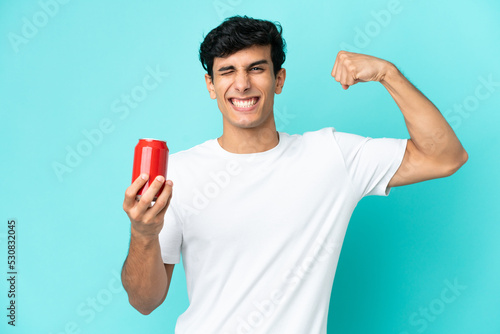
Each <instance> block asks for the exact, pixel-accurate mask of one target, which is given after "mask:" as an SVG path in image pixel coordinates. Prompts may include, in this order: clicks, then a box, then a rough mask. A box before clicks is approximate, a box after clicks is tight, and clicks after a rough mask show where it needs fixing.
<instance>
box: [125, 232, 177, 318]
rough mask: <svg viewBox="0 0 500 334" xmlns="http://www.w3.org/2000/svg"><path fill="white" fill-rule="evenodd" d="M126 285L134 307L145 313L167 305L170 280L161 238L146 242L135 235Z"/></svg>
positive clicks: (132, 239)
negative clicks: (161, 247)
mask: <svg viewBox="0 0 500 334" xmlns="http://www.w3.org/2000/svg"><path fill="white" fill-rule="evenodd" d="M122 282H123V286H124V288H125V290H126V291H127V293H128V296H129V301H130V304H131V305H132V306H133V307H134V308H136V309H137V310H138V311H139V312H141V313H143V314H149V313H151V312H152V311H153V310H154V309H155V308H156V307H158V306H159V305H160V304H161V303H162V302H163V300H164V299H165V296H166V293H167V291H168V279H167V274H166V271H165V266H164V264H163V260H162V258H161V252H160V244H159V240H158V238H154V239H150V238H147V239H146V238H143V237H140V236H137V235H135V233H134V232H132V235H131V238H130V248H129V254H128V256H127V259H126V260H125V264H124V265H123V270H122Z"/></svg>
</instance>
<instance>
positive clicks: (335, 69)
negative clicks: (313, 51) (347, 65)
mask: <svg viewBox="0 0 500 334" xmlns="http://www.w3.org/2000/svg"><path fill="white" fill-rule="evenodd" d="M338 60H339V56H338V54H337V58H335V63H333V69H332V77H335V72H336V71H337V67H338Z"/></svg>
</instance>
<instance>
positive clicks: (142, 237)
mask: <svg viewBox="0 0 500 334" xmlns="http://www.w3.org/2000/svg"><path fill="white" fill-rule="evenodd" d="M130 239H131V240H133V241H134V242H136V243H139V244H141V245H143V246H144V247H148V246H151V245H154V244H156V243H158V242H159V237H158V234H144V233H141V232H138V231H137V230H136V229H134V228H133V227H132V228H131V231H130Z"/></svg>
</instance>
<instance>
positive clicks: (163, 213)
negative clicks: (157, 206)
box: [158, 192, 172, 217]
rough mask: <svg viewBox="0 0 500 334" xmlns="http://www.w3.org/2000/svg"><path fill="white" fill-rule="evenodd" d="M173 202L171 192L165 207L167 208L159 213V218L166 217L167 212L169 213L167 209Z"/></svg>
mask: <svg viewBox="0 0 500 334" xmlns="http://www.w3.org/2000/svg"><path fill="white" fill-rule="evenodd" d="M171 200H172V192H170V196H169V197H168V200H167V204H166V205H165V207H163V209H161V211H160V212H158V216H162V217H163V216H165V212H167V209H168V208H169V206H170V201H171Z"/></svg>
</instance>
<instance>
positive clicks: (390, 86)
mask: <svg viewBox="0 0 500 334" xmlns="http://www.w3.org/2000/svg"><path fill="white" fill-rule="evenodd" d="M284 46H285V43H284V40H283V38H282V36H281V26H279V25H278V26H276V25H274V24H273V23H271V22H268V21H262V20H254V19H251V18H247V17H232V18H229V19H227V20H226V21H225V22H223V23H222V24H221V25H220V26H219V27H217V28H215V29H214V30H212V31H211V32H210V33H209V34H208V35H207V36H206V38H205V40H204V41H203V43H202V45H201V47H200V60H201V62H202V65H203V66H204V68H205V69H206V70H207V74H206V75H205V80H206V84H207V89H208V91H209V94H210V97H211V98H212V99H216V100H217V104H218V107H219V109H220V111H221V113H222V116H223V133H222V136H221V137H219V138H217V139H212V140H209V141H206V142H205V143H203V144H201V145H198V146H195V147H193V148H191V149H189V150H186V151H182V152H179V153H176V154H173V155H172V156H171V158H170V162H169V177H170V178H171V179H172V180H173V181H174V182H175V183H176V195H175V196H172V187H173V183H172V181H170V180H167V181H165V180H164V178H163V177H158V178H157V179H156V180H155V182H153V183H152V185H151V186H150V189H149V190H148V191H147V192H146V193H145V194H144V195H143V196H142V198H141V200H140V201H138V202H136V201H135V195H136V193H137V191H138V190H139V189H140V187H141V186H142V185H143V184H144V183H145V182H146V180H147V178H148V176H147V175H143V176H142V177H139V178H138V179H137V180H135V181H134V182H133V184H132V185H131V186H130V187H129V188H128V189H127V191H126V194H125V200H124V203H123V207H124V210H125V211H126V212H127V214H128V216H129V218H130V221H131V240H130V250H129V254H128V257H127V259H126V261H125V264H124V267H123V272H122V280H123V285H124V287H125V289H126V290H127V292H128V295H129V300H130V303H131V305H132V306H134V307H135V308H136V309H137V310H139V312H141V313H142V314H149V313H151V312H152V311H153V310H154V309H155V308H156V307H158V306H159V305H160V304H161V303H162V302H163V301H164V299H165V297H166V295H167V292H168V288H169V285H170V281H171V278H172V272H173V268H174V265H175V264H176V263H179V261H180V254H181V253H182V255H183V265H184V268H185V272H186V280H187V290H188V296H189V301H190V305H189V308H188V309H187V310H186V312H185V313H183V314H182V315H181V316H180V317H179V319H178V321H177V324H176V333H287V334H290V333H298V334H299V333H300V334H302V333H308V334H311V333H312V334H319V333H326V324H327V316H328V306H329V298H330V294H331V288H332V284H333V278H334V275H335V270H336V267H337V261H338V258H339V254H340V248H341V246H342V242H343V239H344V235H345V231H346V228H347V224H348V221H349V219H350V217H351V214H352V212H353V210H354V208H355V206H356V204H357V203H358V201H359V200H360V199H361V198H362V197H364V196H367V195H382V196H387V195H388V194H389V191H390V188H391V187H396V186H402V185H406V184H410V183H415V182H421V181H424V180H429V179H434V178H439V177H445V176H449V175H451V174H453V173H454V172H455V171H457V170H458V169H459V168H460V166H462V165H463V164H464V163H465V162H466V161H467V153H466V152H465V150H464V148H463V147H462V145H461V144H460V142H459V140H458V139H457V137H456V136H455V134H454V132H453V130H452V129H451V127H450V126H449V125H448V123H447V122H446V120H445V119H444V118H443V116H442V115H441V114H440V112H439V111H438V110H437V109H436V107H435V106H434V105H433V104H432V103H431V102H430V101H429V100H428V99H427V98H426V97H425V96H424V95H423V94H421V93H420V92H419V91H418V90H417V89H416V88H415V87H414V86H413V85H412V84H411V83H410V82H408V80H406V79H405V77H404V76H403V75H402V74H401V73H400V72H399V71H398V70H397V68H396V67H395V66H394V65H393V64H391V63H389V62H387V61H385V60H382V59H378V58H375V57H371V56H367V55H362V54H355V53H349V52H344V51H341V52H339V54H338V55H337V59H336V60H335V64H334V67H333V71H332V76H333V77H334V78H335V80H336V81H338V82H339V83H340V84H341V85H342V87H343V88H344V89H348V88H349V87H350V86H352V85H354V84H356V83H358V82H365V81H378V82H380V83H382V84H383V85H384V87H385V88H386V89H387V90H388V91H389V93H390V94H391V96H392V97H393V99H394V101H395V102H396V103H397V105H398V106H399V108H400V110H401V112H402V113H403V115H404V118H405V122H406V125H407V128H408V131H409V134H410V137H411V138H410V139H408V140H406V139H404V140H402V139H388V138H382V139H371V138H365V137H361V136H357V135H353V134H347V133H342V132H338V131H336V130H335V129H334V128H324V129H321V130H319V131H314V132H307V133H305V134H304V135H289V134H286V133H283V132H279V133H278V132H277V131H276V126H275V121H274V115H273V104H274V94H280V93H281V91H282V89H283V85H284V82H285V77H286V71H285V69H284V68H282V67H281V66H282V64H283V62H284V60H285V53H284ZM163 184H165V188H164V190H163V192H162V193H161V195H160V196H159V198H158V200H157V201H156V204H154V206H153V207H149V204H150V203H151V201H152V199H153V196H154V195H155V194H156V192H157V191H158V190H159V189H160V187H161V186H162V185H163Z"/></svg>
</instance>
